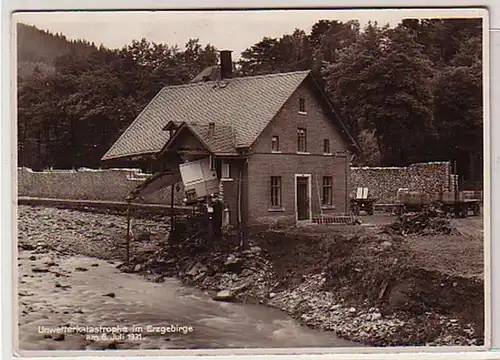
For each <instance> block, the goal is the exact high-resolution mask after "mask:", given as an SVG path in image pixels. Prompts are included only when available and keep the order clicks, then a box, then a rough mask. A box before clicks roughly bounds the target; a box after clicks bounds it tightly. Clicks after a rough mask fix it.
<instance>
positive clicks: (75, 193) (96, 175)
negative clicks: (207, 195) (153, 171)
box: [17, 168, 184, 204]
mask: <svg viewBox="0 0 500 360" xmlns="http://www.w3.org/2000/svg"><path fill="white" fill-rule="evenodd" d="M147 176H148V175H147V174H144V173H141V171H140V170H137V169H106V170H94V169H80V170H78V171H75V170H47V171H42V172H35V171H32V170H31V169H28V168H18V170H17V184H18V186H17V191H18V196H29V197H41V198H53V199H75V200H108V201H124V200H125V198H126V196H127V195H128V193H129V192H130V191H131V190H132V189H134V188H135V187H136V186H138V185H139V184H141V182H142V181H144V180H145V179H146V178H147ZM183 197H184V194H183V192H182V190H181V191H179V192H176V193H175V195H174V202H175V203H176V204H181V203H182V199H183ZM144 202H146V203H151V204H170V187H167V188H165V189H161V190H158V191H156V192H154V193H152V194H148V195H146V196H145V197H144Z"/></svg>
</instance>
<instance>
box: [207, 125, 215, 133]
mask: <svg viewBox="0 0 500 360" xmlns="http://www.w3.org/2000/svg"><path fill="white" fill-rule="evenodd" d="M214 134H215V123H214V122H209V123H208V136H213V135H214Z"/></svg>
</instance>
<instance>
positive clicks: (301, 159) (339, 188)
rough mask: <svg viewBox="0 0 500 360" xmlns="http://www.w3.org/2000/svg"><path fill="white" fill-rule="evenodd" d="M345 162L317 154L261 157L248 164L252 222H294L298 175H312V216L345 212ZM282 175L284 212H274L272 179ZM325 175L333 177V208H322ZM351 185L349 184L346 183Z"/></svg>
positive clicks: (252, 159)
mask: <svg viewBox="0 0 500 360" xmlns="http://www.w3.org/2000/svg"><path fill="white" fill-rule="evenodd" d="M345 173H346V172H345V159H344V158H335V157H322V156H314V155H303V156H298V155H295V156H294V155H275V154H258V155H254V156H252V157H251V160H250V161H249V174H250V178H249V185H248V187H249V191H248V206H249V223H250V224H256V223H273V222H276V221H280V222H294V221H295V174H310V175H311V199H310V201H311V206H312V214H313V216H318V215H320V214H324V215H327V214H339V213H344V212H345V204H346V203H345V194H346V191H345V189H346V184H345ZM271 176H281V191H282V209H281V210H279V211H277V210H274V209H271V200H270V195H271V191H270V177H271ZM323 176H331V177H332V178H333V207H331V208H328V209H327V208H323V209H322V207H321V194H322V182H323ZM347 185H348V186H349V184H347Z"/></svg>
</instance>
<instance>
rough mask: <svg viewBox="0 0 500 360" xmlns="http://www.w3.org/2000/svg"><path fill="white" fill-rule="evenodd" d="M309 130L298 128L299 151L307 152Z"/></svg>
mask: <svg viewBox="0 0 500 360" xmlns="http://www.w3.org/2000/svg"><path fill="white" fill-rule="evenodd" d="M306 138H307V130H306V129H303V128H298V129H297V151H298V152H307V139H306Z"/></svg>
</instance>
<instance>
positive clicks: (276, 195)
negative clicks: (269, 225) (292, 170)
mask: <svg viewBox="0 0 500 360" xmlns="http://www.w3.org/2000/svg"><path fill="white" fill-rule="evenodd" d="M271 206H272V207H274V208H279V207H281V176H271Z"/></svg>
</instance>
